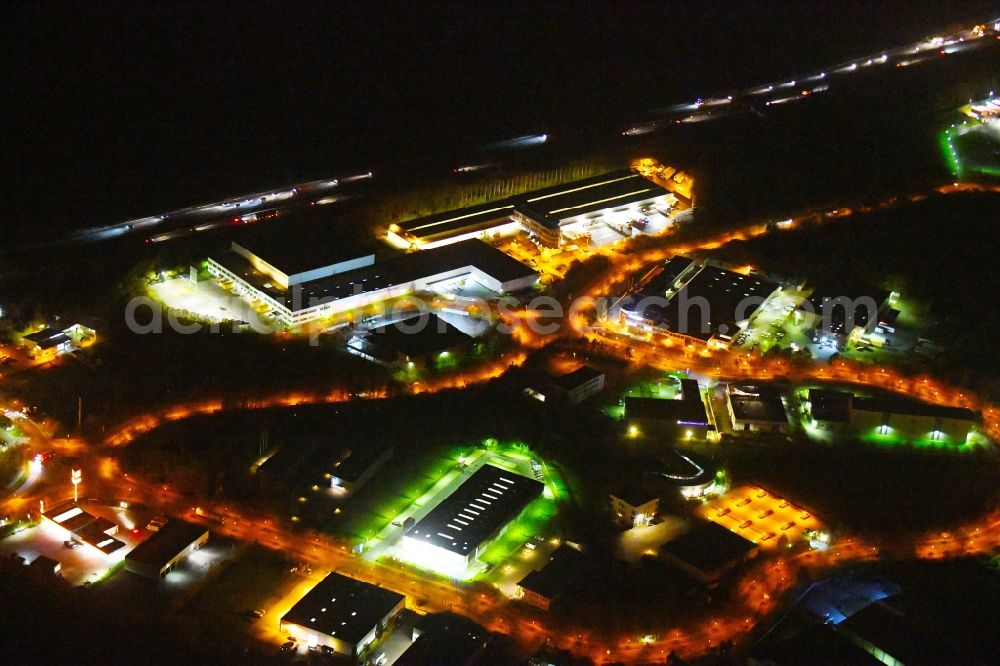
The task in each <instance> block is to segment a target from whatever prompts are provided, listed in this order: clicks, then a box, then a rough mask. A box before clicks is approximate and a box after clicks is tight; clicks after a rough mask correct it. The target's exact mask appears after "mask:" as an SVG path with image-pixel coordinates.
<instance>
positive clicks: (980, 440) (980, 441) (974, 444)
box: [858, 428, 988, 453]
mask: <svg viewBox="0 0 1000 666" xmlns="http://www.w3.org/2000/svg"><path fill="white" fill-rule="evenodd" d="M930 434H931V433H927V435H928V436H925V437H919V438H916V439H908V438H906V437H903V436H901V435H899V434H896V433H894V432H893V431H892V430H891V429H890V430H889V432H885V433H882V432H879V429H877V428H876V429H874V430H870V431H868V432H867V433H862V434H861V435H860V436H859V437H858V439H860V440H861V441H862V442H865V443H866V444H874V445H875V446H881V447H886V448H896V447H900V446H909V447H912V448H914V449H916V450H921V451H938V452H952V453H975V452H976V451H978V450H980V449H983V448H985V447H986V446H988V440H987V439H986V438H985V437H983V436H981V435H979V433H975V432H973V433H969V436H968V438H966V439H965V440H964V441H952V440H947V439H932V438H931V437H930V436H929V435H930Z"/></svg>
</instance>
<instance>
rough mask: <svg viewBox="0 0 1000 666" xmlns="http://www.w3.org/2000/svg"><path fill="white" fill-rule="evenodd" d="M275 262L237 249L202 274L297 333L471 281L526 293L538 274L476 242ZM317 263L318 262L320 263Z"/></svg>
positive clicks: (283, 255) (233, 247)
mask: <svg viewBox="0 0 1000 666" xmlns="http://www.w3.org/2000/svg"><path fill="white" fill-rule="evenodd" d="M294 254H295V253H294V252H290V253H286V252H284V251H282V252H279V253H278V254H277V255H276V256H277V257H280V258H284V259H285V260H286V261H287V260H290V261H291V263H288V264H287V266H281V265H280V264H281V261H279V259H277V258H271V257H268V256H267V255H264V256H261V254H260V253H259V251H255V250H252V249H251V248H248V247H247V246H245V245H243V244H239V243H235V242H234V243H233V244H232V245H231V247H230V250H229V251H228V252H223V253H220V254H217V255H213V256H212V257H209V258H208V260H207V266H208V271H209V273H210V274H211V275H213V276H214V277H216V278H217V279H219V281H220V282H221V283H222V284H223V285H226V286H231V288H232V289H233V291H234V292H235V293H237V294H238V295H241V296H244V297H246V298H248V299H250V300H251V301H252V302H253V303H254V304H255V306H257V307H259V308H260V309H261V310H264V311H266V312H268V314H269V315H270V316H272V317H274V318H275V319H277V320H278V321H280V322H281V323H282V324H284V325H285V326H298V325H302V324H306V323H308V322H312V321H315V320H318V319H322V318H325V317H332V316H334V315H338V314H343V313H346V312H349V311H351V310H355V309H358V308H363V307H366V306H369V305H372V304H374V303H379V302H382V301H386V300H390V299H393V298H397V297H400V296H404V295H406V294H410V293H414V292H421V291H441V290H445V289H449V288H454V287H456V286H460V285H462V284H464V283H465V282H467V281H471V282H472V283H475V284H477V285H479V286H481V287H484V288H485V289H487V290H489V291H491V292H493V293H496V294H501V293H505V292H517V291H521V290H524V289H528V288H530V287H532V286H533V285H534V284H535V283H536V282H537V280H538V274H537V273H536V272H535V271H533V270H532V269H531V268H529V267H528V266H525V265H524V264H522V263H521V262H519V261H517V260H516V259H513V258H511V257H509V256H508V255H506V254H504V253H503V252H500V251H499V250H497V249H495V248H493V247H491V246H489V245H487V244H486V243H483V242H482V241H479V240H475V239H473V240H466V241H462V242H459V243H455V244H452V245H447V246H442V247H438V248H435V249H433V250H427V251H425V252H414V253H410V254H406V255H399V256H395V257H392V258H389V259H386V260H385V261H381V262H377V261H375V260H374V255H371V254H366V253H362V252H360V251H355V252H353V253H346V254H345V253H344V252H343V251H335V252H330V255H329V257H328V258H327V259H326V260H325V261H326V263H325V264H324V265H317V263H316V262H315V261H312V262H308V263H302V262H300V261H296V260H292V259H291V258H292V257H293V256H294ZM320 263H322V262H320Z"/></svg>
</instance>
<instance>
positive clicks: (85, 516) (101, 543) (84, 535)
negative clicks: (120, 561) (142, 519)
mask: <svg viewBox="0 0 1000 666" xmlns="http://www.w3.org/2000/svg"><path fill="white" fill-rule="evenodd" d="M42 517H43V518H45V519H46V520H48V521H51V522H53V523H55V524H56V525H58V526H59V527H61V528H63V529H64V530H66V531H67V532H69V533H70V539H71V540H73V541H78V542H81V543H86V544H88V545H90V546H93V547H94V548H96V549H97V550H99V551H101V552H102V553H104V554H105V555H112V554H114V553H119V551H121V549H122V548H124V547H125V543H124V542H123V541H120V540H118V539H116V538H115V537H114V535H115V534H117V533H118V525H117V524H115V523H113V522H111V521H110V520H108V519H107V518H102V517H100V516H94V515H92V514H90V513H88V512H86V511H84V510H83V509H81V508H80V507H79V506H77V505H76V504H73V503H71V502H67V503H66V504H61V505H59V506H57V507H56V508H54V509H52V510H50V511H46V512H45V513H43V514H42ZM119 557H120V553H119Z"/></svg>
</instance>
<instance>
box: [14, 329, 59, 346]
mask: <svg viewBox="0 0 1000 666" xmlns="http://www.w3.org/2000/svg"><path fill="white" fill-rule="evenodd" d="M24 339H25V340H28V341H29V342H33V343H35V344H36V345H38V347H39V348H41V349H51V348H52V347H56V346H58V345H61V344H63V343H64V342H69V336H68V335H66V334H65V333H63V332H62V331H60V330H58V329H55V328H51V327H49V328H43V329H42V330H40V331H38V332H37V333H29V334H28V335H25V336H24Z"/></svg>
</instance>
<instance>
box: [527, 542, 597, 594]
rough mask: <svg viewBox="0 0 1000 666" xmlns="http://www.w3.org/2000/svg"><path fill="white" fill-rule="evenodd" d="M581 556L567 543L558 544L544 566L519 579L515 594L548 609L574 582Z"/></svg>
mask: <svg viewBox="0 0 1000 666" xmlns="http://www.w3.org/2000/svg"><path fill="white" fill-rule="evenodd" d="M582 557H583V555H582V554H581V553H580V551H579V550H577V549H576V548H573V547H571V546H569V545H567V544H563V545H561V546H559V547H558V548H556V549H555V551H553V553H552V558H551V559H550V560H549V561H548V562H547V563H546V564H545V566H544V567H542V568H541V569H540V570H539V571H532V572H530V573H529V574H528V575H527V576H525V577H524V578H523V579H521V582H519V583H518V584H517V592H516V595H517V596H518V597H519V598H520V599H521V601H523V602H525V603H528V604H531V605H532V606H535V607H536V608H541V609H542V610H549V608H550V607H551V606H552V603H553V602H555V601H557V600H558V599H559V597H561V596H562V595H563V594H565V593H566V591H567V590H569V589H570V588H571V587H572V586H573V585H574V584H575V583H576V580H577V578H578V577H579V575H580V569H581V566H580V565H581V559H582Z"/></svg>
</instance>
